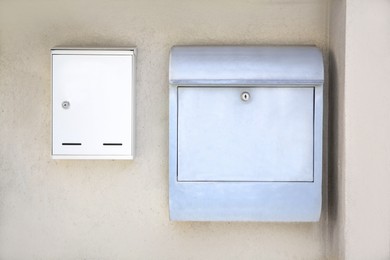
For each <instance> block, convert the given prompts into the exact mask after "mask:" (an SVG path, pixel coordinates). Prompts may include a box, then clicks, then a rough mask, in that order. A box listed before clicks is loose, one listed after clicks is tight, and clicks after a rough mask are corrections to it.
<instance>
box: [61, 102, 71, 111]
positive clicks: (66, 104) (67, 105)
mask: <svg viewBox="0 0 390 260" xmlns="http://www.w3.org/2000/svg"><path fill="white" fill-rule="evenodd" d="M69 106H70V103H69V101H64V102H62V108H63V109H68V108H69Z"/></svg>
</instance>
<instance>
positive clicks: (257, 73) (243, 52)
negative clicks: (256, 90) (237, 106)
mask: <svg viewBox="0 0 390 260" xmlns="http://www.w3.org/2000/svg"><path fill="white" fill-rule="evenodd" d="M323 81H324V65H323V59H322V53H321V50H320V49H318V48H316V47H313V46H174V47H172V49H171V54H170V64H169V83H170V84H171V85H180V86H185V85H187V86H193V85H258V84H269V85H275V84H281V85H284V84H285V85H296V84H315V85H318V84H322V83H323Z"/></svg>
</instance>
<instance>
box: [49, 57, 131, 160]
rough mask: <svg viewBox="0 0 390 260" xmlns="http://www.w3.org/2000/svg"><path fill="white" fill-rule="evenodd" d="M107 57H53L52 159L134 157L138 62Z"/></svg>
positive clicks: (129, 58)
mask: <svg viewBox="0 0 390 260" xmlns="http://www.w3.org/2000/svg"><path fill="white" fill-rule="evenodd" d="M95 52H97V51H95ZM54 53H55V52H54ZM100 54H102V53H100ZM103 54H104V55H98V53H88V52H87V53H84V54H83V53H77V54H75V53H72V52H71V51H70V52H69V53H68V55H65V53H61V54H53V55H52V66H53V71H52V73H53V76H52V80H53V157H56V156H59V157H58V158H61V156H62V155H65V156H67V155H69V156H71V158H74V156H76V157H77V156H81V157H82V156H86V157H85V158H93V156H95V155H96V156H108V157H109V158H115V156H119V157H118V158H123V157H126V158H132V134H133V133H132V132H133V129H132V113H133V111H132V109H133V99H132V95H133V59H134V57H133V56H132V55H123V53H120V55H115V51H114V52H113V53H109V54H107V53H103ZM128 54H129V53H128ZM63 102H69V105H68V107H67V108H64V107H63Z"/></svg>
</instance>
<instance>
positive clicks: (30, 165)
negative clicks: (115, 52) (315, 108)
mask: <svg viewBox="0 0 390 260" xmlns="http://www.w3.org/2000/svg"><path fill="white" fill-rule="evenodd" d="M327 19H328V1H324V0H312V1H307V0H256V1H255V0H242V1H233V0H216V1H205V0H199V1H185V0H184V1H180V0H164V1H152V0H133V1H125V0H122V1H120V0H118V1H109V0H96V1H92V0H91V1H85V0H78V1H76V0H69V1H43V0H41V1H38V0H35V1H33V0H30V1H27V0H26V1H19V0H0V104H1V105H0V258H1V259H129V258H133V259H205V258H210V259H238V258H239V259H322V258H324V257H325V254H326V252H325V251H326V249H325V248H326V247H325V244H326V242H325V241H326V237H327V231H326V200H325V201H324V211H323V215H322V218H321V221H320V222H319V223H303V224H293V223H290V224H277V223H174V222H170V221H169V216H168V55H169V49H170V47H171V46H172V45H175V44H315V45H317V46H319V47H321V48H322V49H323V50H324V51H325V53H326V52H327V45H328V39H327V31H328V27H327V26H328V20H327ZM56 45H66V46H76V47H77V46H94V47H102V46H137V47H138V62H137V70H138V71H137V116H136V119H137V127H136V129H137V130H136V134H137V137H136V158H135V160H134V161H76V160H73V161H61V160H52V159H51V158H50V124H51V112H50V102H51V90H50V48H52V47H53V46H56ZM372 87H374V86H372ZM377 87H378V86H375V88H377ZM380 87H381V88H384V85H381V86H380ZM358 90H360V92H358V93H359V96H355V98H356V99H361V98H362V97H365V96H366V93H367V92H366V90H367V88H363V87H361V88H360V89H358ZM370 93H371V95H372V97H374V96H375V95H374V94H373V92H370ZM369 97H370V96H369ZM380 100H381V101H380V102H379V105H378V107H375V111H376V112H378V113H379V114H378V117H379V115H381V116H383V117H386V114H385V113H387V112H385V111H383V110H378V111H377V110H376V108H378V109H379V108H388V105H385V104H386V102H387V101H386V100H385V97H384V96H383V97H380ZM351 101H354V102H355V103H352V104H353V105H354V106H356V108H357V109H359V105H360V102H358V101H357V100H355V99H354V100H351ZM371 103H372V104H374V105H375V103H376V102H374V101H373V100H372V102H371ZM387 104H388V102H387ZM373 109H374V108H373ZM365 111H366V110H362V112H363V113H365ZM355 115H357V113H355ZM365 115H366V116H367V117H368V115H367V114H366V113H365ZM378 117H375V119H377V118H378ZM367 119H368V120H370V119H369V118H367ZM356 120H357V121H356V122H358V125H357V127H361V126H362V124H363V122H361V121H359V119H358V118H356ZM372 123H376V122H372ZM363 126H364V124H363ZM385 126H386V127H388V124H387V125H385ZM386 127H385V128H383V129H380V130H379V131H380V132H379V134H380V135H379V136H382V137H383V136H384V135H385V131H387V132H389V131H388V130H389V129H388V128H386ZM364 129H366V128H363V129H362V130H360V131H364ZM359 133H360V132H359ZM361 133H362V134H363V135H364V134H365V132H361ZM358 137H360V135H356V136H355V138H358ZM363 137H365V136H363ZM372 138H379V137H375V136H374V137H372ZM369 141H370V139H365V141H364V142H367V146H369ZM386 144H387V143H384V144H383V147H382V146H381V147H379V146H378V147H377V148H378V149H379V150H381V151H383V150H386V149H387V150H388V147H386V146H385V145H386ZM351 148H352V149H353V147H351ZM372 152H376V150H373V151H372ZM358 154H359V155H361V156H363V157H364V155H363V153H358ZM370 154H373V153H370ZM382 156H384V155H382ZM357 160H359V161H358V163H359V162H361V161H364V158H360V157H358V158H357ZM389 161H390V160H389ZM362 170H363V169H359V171H362ZM380 170H381V171H380V172H377V173H376V174H384V171H383V170H384V169H383V168H381V169H380ZM364 171H365V172H366V173H368V172H370V170H369V169H366V170H364ZM359 187H360V186H359ZM363 190H364V189H362V191H363ZM351 192H352V191H351Z"/></svg>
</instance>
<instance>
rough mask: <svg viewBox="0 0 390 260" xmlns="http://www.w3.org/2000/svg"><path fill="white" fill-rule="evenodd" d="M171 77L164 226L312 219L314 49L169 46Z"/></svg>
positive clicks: (318, 105)
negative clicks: (167, 210)
mask: <svg viewBox="0 0 390 260" xmlns="http://www.w3.org/2000/svg"><path fill="white" fill-rule="evenodd" d="M169 73H170V74H169V76H170V78H169V83H170V118H169V121H170V140H169V151H170V165H169V167H170V170H169V172H170V175H169V179H170V181H169V185H170V198H169V199H170V217H171V220H176V221H285V222H286V221H294V222H296V221H317V220H318V219H319V217H320V213H321V202H322V198H321V183H322V132H323V129H322V118H323V116H322V113H323V108H322V106H323V100H322V98H323V80H324V74H323V61H322V54H321V51H320V50H319V49H317V48H316V47H311V46H175V47H173V48H172V50H171V57H170V71H169Z"/></svg>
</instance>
